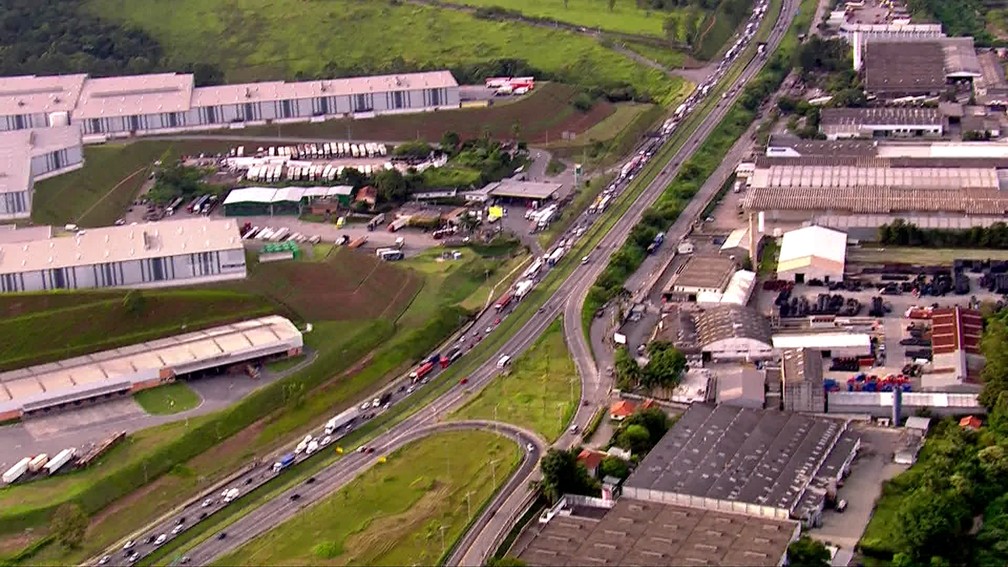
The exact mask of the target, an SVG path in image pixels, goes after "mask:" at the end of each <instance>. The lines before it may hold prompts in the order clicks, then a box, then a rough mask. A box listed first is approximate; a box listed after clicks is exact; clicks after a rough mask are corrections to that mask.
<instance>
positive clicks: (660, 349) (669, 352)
mask: <svg viewBox="0 0 1008 567" xmlns="http://www.w3.org/2000/svg"><path fill="white" fill-rule="evenodd" d="M648 354H649V356H650V360H649V361H648V364H647V366H645V367H644V372H643V376H642V379H641V382H642V383H643V384H644V385H645V386H647V387H649V388H655V387H662V388H675V387H676V386H678V385H679V382H680V381H681V380H682V374H683V372H684V371H685V370H686V355H684V354H683V353H681V352H679V350H677V349H676V348H675V347H673V346H672V345H671V344H669V343H665V342H659V341H656V342H652V343H651V344H650V345H648Z"/></svg>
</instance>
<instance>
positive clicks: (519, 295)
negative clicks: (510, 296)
mask: <svg viewBox="0 0 1008 567" xmlns="http://www.w3.org/2000/svg"><path fill="white" fill-rule="evenodd" d="M533 285H534V282H533V281H532V280H522V281H520V282H518V283H517V284H516V285H515V292H514V294H515V299H517V300H518V301H521V300H522V299H523V298H524V297H525V296H526V295H528V292H530V291H532V286H533Z"/></svg>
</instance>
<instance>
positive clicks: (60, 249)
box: [0, 218, 245, 292]
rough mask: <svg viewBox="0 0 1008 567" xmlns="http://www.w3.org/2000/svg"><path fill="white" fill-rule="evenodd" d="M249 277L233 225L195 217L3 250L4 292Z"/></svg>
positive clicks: (82, 233) (1, 284)
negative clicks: (246, 275) (246, 273)
mask: <svg viewBox="0 0 1008 567" xmlns="http://www.w3.org/2000/svg"><path fill="white" fill-rule="evenodd" d="M244 277H245V250H244V248H243V247H242V241H241V236H240V235H239V232H238V226H237V224H236V223H235V221H233V220H216V219H215V220H211V219H208V218H191V219H184V220H173V221H162V222H159V223H148V224H141V225H131V226H114V227H107V228H98V229H89V230H86V231H80V232H78V233H76V234H74V235H72V236H63V237H55V238H44V239H38V240H31V241H27V242H20V243H17V244H7V245H0V292H18V291H43V290H50V289H87V288H104V287H165V286H175V285H191V284H197V283H208V282H216V281H223V280H232V279H241V278H244Z"/></svg>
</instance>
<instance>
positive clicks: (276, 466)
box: [273, 453, 294, 474]
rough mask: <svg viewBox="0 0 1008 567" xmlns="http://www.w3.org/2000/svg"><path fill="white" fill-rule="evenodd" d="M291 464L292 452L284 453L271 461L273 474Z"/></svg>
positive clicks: (292, 460)
mask: <svg viewBox="0 0 1008 567" xmlns="http://www.w3.org/2000/svg"><path fill="white" fill-rule="evenodd" d="M293 464H294V453H287V454H286V455H284V456H282V457H280V460H279V461H277V462H275V463H273V474H276V473H278V472H280V471H282V470H284V469H285V468H287V467H289V466H291V465H293Z"/></svg>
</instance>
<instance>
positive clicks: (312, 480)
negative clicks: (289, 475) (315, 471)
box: [305, 476, 315, 484]
mask: <svg viewBox="0 0 1008 567" xmlns="http://www.w3.org/2000/svg"><path fill="white" fill-rule="evenodd" d="M314 482H315V477H313V476H310V477H308V480H306V481H305V484H313V483H314Z"/></svg>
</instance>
